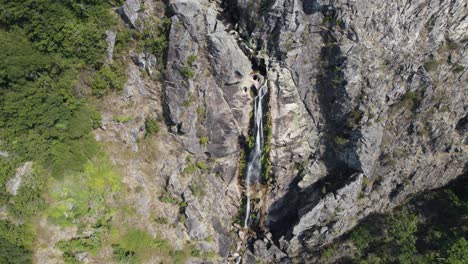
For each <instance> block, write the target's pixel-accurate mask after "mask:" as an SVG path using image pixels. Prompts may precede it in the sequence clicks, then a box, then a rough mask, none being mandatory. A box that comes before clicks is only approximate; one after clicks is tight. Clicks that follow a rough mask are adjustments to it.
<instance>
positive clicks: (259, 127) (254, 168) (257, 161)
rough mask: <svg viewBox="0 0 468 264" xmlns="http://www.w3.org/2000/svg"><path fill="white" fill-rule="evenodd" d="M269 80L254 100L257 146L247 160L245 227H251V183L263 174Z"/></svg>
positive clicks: (257, 180)
mask: <svg viewBox="0 0 468 264" xmlns="http://www.w3.org/2000/svg"><path fill="white" fill-rule="evenodd" d="M266 83H267V82H265V83H264V84H263V85H262V86H261V87H260V89H258V94H257V96H256V97H255V102H254V120H255V124H254V125H255V126H254V132H255V146H254V148H253V149H252V150H251V151H250V154H249V158H248V160H247V171H246V177H245V185H246V186H245V194H246V196H247V204H246V208H245V219H244V227H245V228H247V227H249V219H250V213H251V205H250V186H251V184H252V183H253V184H256V183H258V182H259V181H260V179H261V174H262V163H261V158H262V152H263V145H264V139H263V107H262V101H263V97H265V95H266V94H267V93H268V87H267V84H266Z"/></svg>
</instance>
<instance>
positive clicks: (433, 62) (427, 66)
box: [424, 59, 440, 72]
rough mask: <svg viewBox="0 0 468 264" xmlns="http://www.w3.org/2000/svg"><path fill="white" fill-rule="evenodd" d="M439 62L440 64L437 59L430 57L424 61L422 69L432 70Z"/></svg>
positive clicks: (435, 68)
mask: <svg viewBox="0 0 468 264" xmlns="http://www.w3.org/2000/svg"><path fill="white" fill-rule="evenodd" d="M439 64H440V63H439V61H437V60H435V59H432V60H429V61H427V62H426V63H424V69H426V71H428V72H433V71H435V70H437V67H439Z"/></svg>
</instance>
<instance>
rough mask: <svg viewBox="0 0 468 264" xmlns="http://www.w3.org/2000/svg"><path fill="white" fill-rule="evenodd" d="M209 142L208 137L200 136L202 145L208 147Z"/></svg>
mask: <svg viewBox="0 0 468 264" xmlns="http://www.w3.org/2000/svg"><path fill="white" fill-rule="evenodd" d="M208 142H209V139H208V137H204V136H203V137H200V145H202V146H203V147H206V145H208Z"/></svg>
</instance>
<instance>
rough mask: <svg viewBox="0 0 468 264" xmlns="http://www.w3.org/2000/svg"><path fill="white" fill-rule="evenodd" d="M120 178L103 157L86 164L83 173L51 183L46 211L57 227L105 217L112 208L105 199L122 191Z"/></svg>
mask: <svg viewBox="0 0 468 264" xmlns="http://www.w3.org/2000/svg"><path fill="white" fill-rule="evenodd" d="M120 181H121V178H120V176H119V175H118V174H117V173H116V172H115V171H114V169H113V167H112V165H111V164H110V162H109V161H108V159H107V157H106V156H105V155H103V154H101V155H100V156H97V157H96V158H94V159H93V160H92V161H88V162H87V163H86V165H85V169H84V171H83V172H79V173H76V174H74V175H71V176H70V177H67V178H64V179H63V180H60V181H56V182H55V183H54V184H53V187H52V192H51V198H52V199H53V202H51V203H50V205H49V208H48V209H47V210H46V213H47V214H48V216H49V218H50V219H51V220H52V221H53V222H55V223H56V224H59V225H62V226H70V225H74V224H83V222H82V221H85V220H81V219H82V217H84V216H86V217H90V216H106V215H109V214H111V213H112V212H111V211H110V210H111V208H110V206H109V205H106V204H105V198H106V197H109V196H112V195H113V194H115V193H117V192H119V190H121V182H120Z"/></svg>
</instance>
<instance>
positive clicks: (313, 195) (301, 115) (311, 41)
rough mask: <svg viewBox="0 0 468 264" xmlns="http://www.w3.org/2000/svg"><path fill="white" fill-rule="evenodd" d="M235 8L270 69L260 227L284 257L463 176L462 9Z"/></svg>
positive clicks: (316, 4)
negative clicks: (264, 211) (269, 130)
mask: <svg viewBox="0 0 468 264" xmlns="http://www.w3.org/2000/svg"><path fill="white" fill-rule="evenodd" d="M230 7H231V10H237V12H238V15H237V16H236V17H237V18H238V21H237V22H238V23H239V25H240V28H241V29H240V32H241V36H242V37H244V38H247V39H253V40H251V42H254V43H263V46H262V47H261V48H260V49H263V50H266V52H267V54H268V56H269V58H270V59H269V61H270V63H269V64H268V65H267V71H268V75H269V80H271V81H273V80H275V81H274V82H275V84H274V85H273V87H274V88H273V92H274V96H272V98H271V102H270V104H271V115H272V119H273V121H272V126H273V140H272V149H271V153H272V154H271V161H272V167H273V170H272V177H273V178H275V179H276V186H274V188H273V191H272V192H271V193H270V194H269V197H270V200H269V206H268V215H267V219H266V221H267V226H268V227H269V230H270V231H271V232H272V233H273V236H274V237H276V239H278V240H279V241H281V245H282V249H283V250H285V252H287V253H288V255H289V257H291V258H294V257H300V256H301V252H304V251H307V250H308V249H312V248H314V247H318V246H321V245H323V244H326V243H329V242H331V241H332V240H333V239H334V238H336V237H338V236H340V235H341V234H343V233H344V232H346V231H347V230H349V229H350V228H351V227H353V226H354V225H355V224H356V223H357V222H358V221H359V219H362V218H363V217H365V216H367V215H368V214H369V213H372V212H382V211H386V210H390V209H391V208H393V207H395V206H396V205H398V204H399V203H401V202H403V201H404V200H405V199H406V197H408V196H410V195H412V194H414V193H417V192H419V191H421V190H425V189H430V188H437V187H440V186H442V185H444V184H446V183H447V182H448V181H450V180H451V179H454V178H456V177H457V176H458V175H461V174H462V173H463V170H464V168H465V170H466V160H467V156H468V155H467V154H466V148H467V146H466V131H465V129H464V128H465V123H466V109H467V103H466V100H464V96H463V94H466V93H467V91H468V88H467V86H466V81H467V75H466V70H465V67H466V65H467V62H468V61H467V58H466V57H467V56H466V47H467V40H466V37H467V36H466V30H467V28H468V21H467V20H466V16H465V14H466V12H467V11H468V9H467V4H466V3H465V2H464V1H450V2H448V1H442V2H437V1H411V2H409V1H392V2H385V3H384V2H381V1H339V0H338V1H314V0H304V1H293V0H278V1H262V2H261V3H253V2H252V1H240V0H239V1H237V3H236V4H235V5H231V6H230ZM271 75H272V76H271ZM275 75H276V76H278V77H276V78H274V77H273V76H275ZM272 77H273V78H272ZM289 110H290V111H292V112H291V115H290V116H289V117H288V115H287V114H285V113H287V112H288V111H289ZM288 130H289V131H288ZM357 175H359V176H357ZM331 215H332V216H333V217H331Z"/></svg>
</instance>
